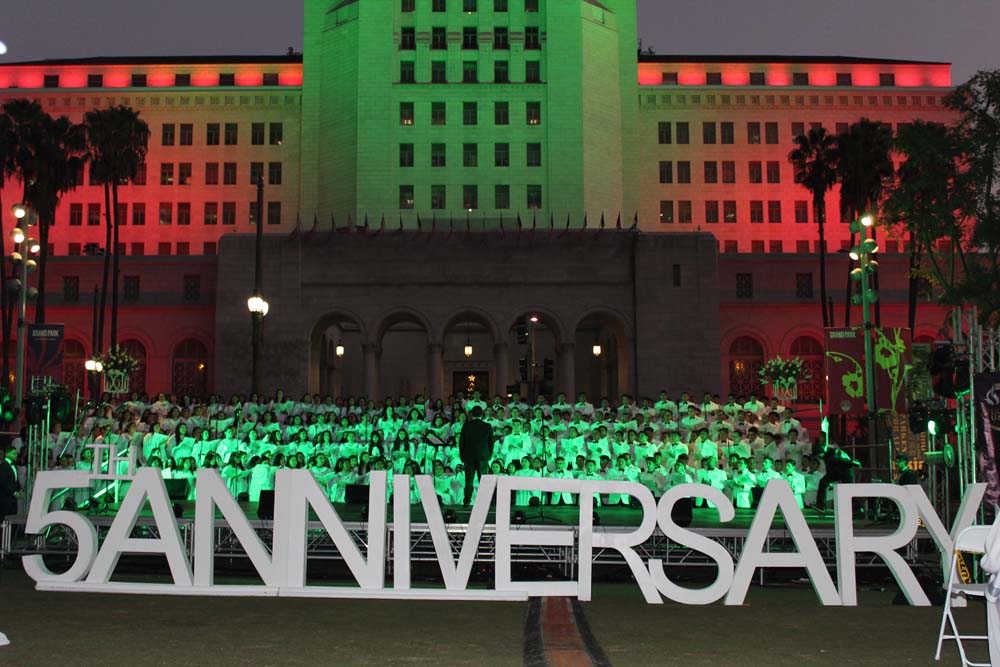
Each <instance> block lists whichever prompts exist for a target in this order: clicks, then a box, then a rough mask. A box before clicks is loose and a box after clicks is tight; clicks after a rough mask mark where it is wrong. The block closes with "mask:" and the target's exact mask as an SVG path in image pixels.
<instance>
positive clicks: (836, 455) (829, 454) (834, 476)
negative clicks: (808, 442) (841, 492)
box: [813, 444, 861, 512]
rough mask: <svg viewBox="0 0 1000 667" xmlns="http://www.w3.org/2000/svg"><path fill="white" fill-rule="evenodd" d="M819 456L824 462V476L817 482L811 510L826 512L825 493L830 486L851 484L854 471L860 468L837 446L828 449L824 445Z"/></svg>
mask: <svg viewBox="0 0 1000 667" xmlns="http://www.w3.org/2000/svg"><path fill="white" fill-rule="evenodd" d="M820 454H821V455H822V456H823V460H824V461H826V474H825V475H823V478H822V479H820V480H819V488H818V489H816V504H815V505H813V509H815V510H816V511H818V512H826V493H827V490H828V489H829V488H830V485H831V484H833V483H834V482H840V483H842V484H853V483H854V469H855V468H860V467H861V464H860V463H858V462H857V461H855V460H854V459H852V458H851V457H850V455H849V454H848V453H847V452H845V451H844V450H843V449H841V448H840V447H838V446H837V445H833V446H832V447H830V446H828V445H825V444H824V445H823V448H822V450H821V451H820Z"/></svg>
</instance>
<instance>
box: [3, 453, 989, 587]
mask: <svg viewBox="0 0 1000 667" xmlns="http://www.w3.org/2000/svg"><path fill="white" fill-rule="evenodd" d="M133 449H134V448H133ZM133 465H134V459H132V462H131V464H130V466H129V467H130V468H132V466H133ZM133 469H134V468H133ZM110 470H117V466H116V467H113V468H110ZM95 477H98V478H112V477H113V478H118V479H124V477H122V476H120V475H118V474H116V473H111V472H109V473H108V474H107V475H100V474H88V473H87V472H86V471H43V472H40V473H38V478H37V481H36V483H35V488H34V493H33V494H32V498H31V505H30V507H29V511H28V517H27V523H26V525H25V531H26V532H27V533H29V534H41V533H44V532H45V531H46V530H47V529H48V528H49V527H50V526H54V525H63V526H65V527H66V530H67V532H68V533H73V534H74V535H73V536H70V537H71V540H70V543H75V544H77V545H78V551H77V555H76V560H75V561H74V562H73V564H72V565H71V566H70V568H69V569H68V570H66V571H65V572H61V573H54V572H52V571H50V570H49V569H48V568H47V567H46V565H45V562H44V560H43V559H42V556H41V555H37V554H36V555H31V556H25V557H24V558H23V563H24V569H25V571H26V572H27V574H28V576H30V577H31V578H32V579H34V580H35V582H36V588H37V589H39V590H48V591H79V592H104V593H108V592H114V593H137V594H158V595H162V594H174V595H213V596H222V595H227V596H233V595H238V596H286V597H322V598H345V597H350V598H359V597H366V598H384V599H388V598H395V599H401V598H403V599H421V600H441V599H459V600H462V599H464V600H473V599H478V600H484V599H493V600H525V599H527V598H528V597H529V596H573V597H576V598H578V599H580V600H589V599H590V598H591V574H592V568H593V562H594V554H595V550H596V552H598V553H599V552H607V551H617V552H618V553H619V554H620V555H621V557H622V558H623V559H624V561H625V564H626V566H627V567H628V568H629V570H630V571H631V574H632V578H633V579H634V580H635V582H636V585H638V586H639V589H640V590H641V592H642V594H643V597H644V598H645V600H646V602H647V603H650V604H661V603H663V599H664V598H667V599H669V600H675V601H677V602H681V603H684V604H711V603H713V602H716V601H718V600H722V599H724V600H725V604H727V605H741V604H743V601H744V599H745V598H746V594H747V591H748V590H749V588H750V585H751V582H752V581H753V580H754V574H755V573H756V571H757V569H758V568H762V567H770V568H794V569H795V570H796V571H800V570H802V569H804V570H805V572H806V575H807V576H808V577H809V579H810V580H811V582H812V585H813V589H814V591H815V592H816V595H817V597H818V598H819V601H820V602H821V603H822V604H823V605H844V606H855V605H857V584H856V571H855V568H856V567H857V554H858V553H860V552H871V553H874V554H876V555H877V556H878V557H880V558H881V559H882V560H883V561H884V562H885V563H886V565H887V566H888V569H889V570H890V572H891V573H892V574H893V576H894V577H895V579H896V581H897V582H898V584H899V587H900V589H901V590H902V591H903V593H904V595H905V596H906V598H907V600H908V601H909V602H910V604H913V605H920V606H929V605H930V601H929V600H928V598H927V596H926V594H925V593H924V591H923V589H922V588H921V587H920V584H919V583H918V582H917V578H916V576H915V575H914V573H913V571H912V570H911V569H910V566H909V565H908V564H907V563H906V561H905V560H904V558H903V556H902V555H901V554H900V553H899V551H898V550H899V549H901V548H902V547H904V546H906V545H907V544H909V543H910V542H912V541H913V539H914V538H915V537H916V536H917V528H918V523H919V521H921V520H922V522H923V525H924V527H925V528H926V530H927V532H928V534H929V535H930V537H931V538H932V539H933V540H934V542H935V544H936V545H937V548H938V551H939V553H940V555H941V558H942V562H945V563H947V562H949V560H948V559H949V558H950V555H951V551H952V549H953V548H954V542H953V540H952V536H953V535H958V534H959V532H960V531H961V530H962V529H963V528H965V527H966V526H969V525H972V523H973V522H974V521H975V518H976V513H977V512H978V510H979V506H980V502H981V500H982V497H983V493H984V492H985V485H984V484H971V485H969V487H968V488H967V490H966V494H965V497H964V498H963V500H962V504H961V506H960V507H959V509H958V512H957V513H956V515H955V523H954V525H953V526H952V527H950V530H949V527H946V526H945V525H944V523H943V522H942V521H941V519H940V517H939V516H938V514H937V512H936V511H935V509H934V508H933V507H932V506H931V503H930V501H929V500H928V498H927V495H926V494H925V493H924V490H923V489H922V488H921V487H920V486H915V485H914V486H900V485H895V484H838V485H837V486H836V489H835V504H834V510H835V519H834V525H835V534H836V568H837V569H836V574H837V578H838V585H835V584H834V582H833V579H832V577H831V575H830V572H829V571H828V570H827V567H826V564H825V563H824V561H823V557H822V555H821V553H820V550H819V547H818V546H817V544H816V540H815V539H814V538H813V536H812V534H811V533H810V531H809V527H808V525H807V524H806V520H805V517H804V516H803V514H802V510H801V509H799V506H798V503H797V501H796V498H795V495H794V494H793V492H792V488H791V486H790V485H789V483H788V482H787V481H785V480H771V481H770V482H768V484H767V486H766V487H765V489H764V493H763V495H762V497H761V500H760V504H759V506H758V508H757V511H756V515H755V516H754V519H753V522H752V523H751V525H750V528H749V530H748V531H747V534H746V539H745V541H744V546H743V549H742V551H741V553H740V555H739V558H738V560H735V561H734V558H733V556H732V555H731V553H730V552H729V550H728V549H727V548H726V547H725V546H724V545H723V544H720V543H719V542H716V541H715V540H712V539H710V538H709V537H707V536H705V535H703V534H700V533H697V532H695V531H693V530H689V529H687V528H684V527H682V526H680V525H678V524H677V523H675V522H674V520H673V518H672V510H673V506H674V504H675V503H677V502H678V501H680V500H682V499H687V498H704V499H706V500H708V501H710V502H711V503H712V504H714V505H715V506H716V509H717V511H718V516H719V522H720V523H721V524H726V523H728V522H730V521H732V520H733V519H734V518H735V516H736V511H735V509H734V507H733V504H732V502H731V501H730V500H729V498H728V497H726V496H725V495H724V494H723V493H722V492H721V491H719V490H718V489H715V488H714V487H711V486H708V485H703V484H680V485H678V486H675V487H673V488H671V489H670V490H668V491H667V492H666V493H664V494H663V496H662V497H660V499H659V500H657V499H656V498H654V497H653V494H652V492H651V491H650V490H649V489H648V488H646V487H645V486H643V485H642V484H638V483H635V482H619V481H603V480H585V479H562V478H551V477H540V478H534V477H508V476H504V477H497V476H493V475H486V476H484V477H482V478H481V480H480V485H479V490H478V493H477V495H476V500H475V504H474V505H473V508H472V511H471V514H470V516H469V519H468V524H467V525H466V529H465V533H464V535H462V536H461V537H460V538H459V539H461V541H462V544H461V547H460V548H459V549H458V552H457V555H458V559H457V560H456V559H455V553H456V551H455V544H454V541H455V536H454V535H453V534H450V533H449V532H448V526H447V525H446V524H445V522H444V519H443V517H442V508H441V506H440V505H439V504H438V497H437V494H435V492H434V480H433V479H432V478H431V477H430V476H428V475H417V476H415V477H414V478H413V479H412V480H411V478H410V476H409V475H395V476H394V477H393V480H392V488H393V498H392V503H393V520H392V523H391V524H390V523H388V522H387V515H388V512H387V504H388V503H387V501H386V497H387V491H388V477H387V475H386V473H385V472H382V471H376V472H373V473H372V474H371V479H370V484H369V496H368V498H369V513H368V518H367V524H366V527H367V539H366V540H364V542H363V543H362V544H363V545H364V546H366V547H367V548H366V549H365V552H364V553H362V551H361V548H360V546H359V544H358V543H356V542H355V540H354V537H353V535H352V534H351V533H350V531H349V530H348V527H347V526H345V524H344V523H343V522H342V521H341V519H340V516H339V515H338V514H337V511H336V509H335V508H334V507H333V505H332V504H331V503H330V501H329V500H328V499H327V495H326V493H325V491H324V490H323V489H322V488H321V487H320V485H319V484H318V483H317V481H316V479H315V478H314V477H313V475H312V473H310V472H309V471H308V470H292V469H281V470H278V472H277V474H276V476H275V485H274V495H275V498H274V519H273V524H271V525H270V526H269V528H273V530H268V531H267V535H269V536H270V537H271V543H270V544H266V543H264V542H263V541H262V539H261V538H262V535H260V534H258V532H257V531H256V530H255V529H254V527H253V525H251V523H250V521H249V520H248V519H247V517H246V514H245V513H244V511H243V509H242V508H241V507H240V506H239V504H238V503H237V502H236V500H234V499H233V496H232V494H231V493H230V491H229V489H228V488H227V487H226V482H225V481H224V480H223V479H222V477H221V476H220V475H219V472H218V471H217V470H213V469H202V470H199V471H198V473H197V477H196V487H197V490H198V493H197V497H196V498H197V499H196V501H195V518H194V522H193V525H192V526H191V527H190V528H189V530H192V531H193V537H194V539H193V543H192V542H190V538H191V533H189V534H188V538H187V540H185V539H182V538H181V532H180V529H179V527H178V522H177V519H176V518H175V516H174V513H173V511H172V509H171V503H170V499H169V497H168V495H167V489H166V484H165V483H164V480H163V477H162V476H161V474H160V471H159V470H158V469H155V468H140V469H139V470H138V471H137V472H136V473H135V475H134V477H130V478H128V479H129V481H130V485H129V489H128V492H127V493H126V495H125V498H124V500H123V501H122V503H121V506H120V507H119V509H118V513H117V515H116V516H115V517H114V519H113V521H112V522H111V525H110V526H109V528H108V530H107V534H106V537H105V538H104V541H103V542H102V543H99V541H98V537H97V529H96V528H95V526H94V524H93V522H92V521H91V520H90V518H88V517H87V516H84V515H82V514H79V513H77V512H71V511H66V510H60V511H56V512H53V511H51V510H50V508H51V507H52V496H53V493H56V492H59V491H61V490H62V489H64V488H88V487H90V485H91V484H92V483H93V481H94V479H95ZM411 482H412V483H415V484H416V487H417V488H418V489H419V490H420V504H421V506H422V508H423V511H424V514H425V516H426V522H427V528H426V530H427V532H429V533H430V539H431V542H432V543H433V545H434V550H435V553H436V555H437V560H438V565H439V567H440V569H441V576H442V579H443V581H444V588H427V587H418V588H413V587H412V586H411V580H410V549H411V544H412V538H411V523H410V521H411V518H410V512H411V506H410V484H411ZM519 491H531V492H542V493H571V494H577V495H578V497H579V501H580V502H579V520H578V525H576V526H569V527H567V526H534V525H531V526H519V525H513V526H512V525H511V499H512V496H513V494H515V493H517V492H519ZM609 493H610V494H622V495H628V496H631V497H632V498H634V499H635V500H636V502H637V504H638V506H639V507H640V508H641V520H640V522H639V525H638V526H634V527H620V528H619V527H607V526H595V525H594V503H593V498H594V496H595V495H599V494H609ZM494 498H495V501H496V502H495V517H496V518H495V529H496V531H495V543H494V544H495V589H494V590H492V591H479V590H472V591H470V590H467V587H468V582H469V576H470V574H471V572H472V567H473V564H474V561H475V557H476V554H477V551H478V546H479V542H480V539H481V537H482V536H483V534H484V532H485V528H486V520H487V518H488V516H489V513H490V509H491V507H493V505H494ZM858 498H886V499H888V500H890V501H891V502H893V503H894V504H895V505H896V507H897V508H898V510H899V517H900V518H899V525H898V526H896V527H895V529H894V530H891V531H889V532H888V533H886V534H875V535H872V534H856V533H855V530H854V520H853V516H852V514H853V512H852V505H853V503H854V502H855V499H858ZM147 503H148V506H149V507H150V509H151V510H152V515H153V522H154V523H155V524H156V531H155V532H153V533H152V534H154V535H156V537H152V538H149V537H145V538H139V537H134V536H133V527H134V526H135V522H136V520H137V519H138V518H139V515H140V514H141V513H142V512H143V510H144V509H145V508H146V506H147ZM310 510H311V511H312V512H313V513H314V514H315V516H316V517H317V519H318V523H319V524H321V526H322V530H324V531H326V533H328V534H329V536H330V538H331V539H332V541H333V543H334V545H335V546H336V548H337V551H338V552H339V553H340V554H341V556H342V557H343V559H344V561H345V563H346V564H347V567H348V569H349V570H350V572H351V574H352V576H353V577H354V580H355V581H356V583H357V587H345V586H308V585H307V583H306V564H307V554H308V548H307V543H308V541H309V540H311V539H312V538H311V537H310V536H309V535H310V531H312V530H315V526H314V525H310V523H309V522H308V517H309V514H310ZM779 512H780V513H781V515H782V518H783V520H784V527H783V529H782V530H785V531H787V532H788V534H789V535H790V536H791V538H792V540H793V541H794V543H795V547H796V551H794V552H789V551H784V550H782V551H781V552H780V553H772V552H770V549H769V547H768V533H769V531H770V530H771V527H772V524H773V523H774V521H775V518H776V516H777V514H778V513H779ZM216 513H219V514H221V516H222V518H223V519H224V520H225V522H226V524H227V525H228V526H229V528H230V529H231V530H232V532H233V536H234V538H235V539H236V540H237V541H238V542H239V543H240V545H241V546H242V547H243V549H244V550H245V551H246V554H247V557H248V558H249V560H250V563H251V564H252V565H253V567H254V568H255V569H256V571H257V573H258V575H259V577H260V579H261V581H262V585H249V586H248V585H236V584H222V585H217V584H215V582H214V568H215V531H216ZM269 523H271V522H269ZM657 529H659V531H660V532H661V533H662V534H663V536H664V539H666V540H669V541H671V542H676V543H677V544H680V545H685V546H688V547H689V548H691V549H693V550H696V551H699V552H701V553H703V554H705V555H706V556H708V557H709V558H711V559H712V560H714V561H715V564H716V568H717V575H716V579H715V581H714V582H713V583H711V584H710V585H709V586H707V587H704V588H688V587H686V586H682V585H681V584H680V583H678V582H676V581H673V580H671V579H670V578H669V577H668V576H667V572H666V571H665V570H664V567H663V562H662V561H661V560H660V559H655V558H651V559H649V560H648V562H644V561H643V559H642V556H641V554H642V553H643V552H642V549H641V545H642V544H644V543H645V542H646V541H647V540H649V539H651V537H652V536H653V533H654V531H655V530H657ZM421 530H422V531H423V530H424V529H423V527H421ZM389 539H391V540H392V549H391V550H390V549H387V542H388V541H389ZM192 544H193V546H190V545H192ZM521 545H547V546H560V547H565V548H568V549H573V550H574V551H575V556H576V558H575V559H574V561H575V562H577V563H578V568H577V580H576V581H553V580H542V581H524V580H514V579H512V577H511V574H512V573H511V554H512V551H513V550H516V549H517V548H518V547H519V546H521ZM125 553H142V554H162V555H164V556H166V560H167V564H168V565H169V568H170V573H171V576H172V578H173V583H172V584H170V583H168V584H162V583H136V582H112V581H111V578H112V575H113V574H114V570H115V567H116V565H117V563H118V560H119V558H120V556H121V555H122V554H125ZM390 559H391V565H392V568H391V572H392V587H391V588H387V586H386V581H385V580H386V573H387V571H388V569H389V568H387V565H388V564H389V561H390ZM946 569H947V567H946ZM947 576H952V573H948V575H947Z"/></svg>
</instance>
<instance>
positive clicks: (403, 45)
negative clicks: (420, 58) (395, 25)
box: [399, 27, 417, 51]
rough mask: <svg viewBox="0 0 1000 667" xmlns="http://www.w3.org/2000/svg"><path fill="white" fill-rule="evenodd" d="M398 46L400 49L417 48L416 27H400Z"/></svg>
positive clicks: (409, 49)
mask: <svg viewBox="0 0 1000 667" xmlns="http://www.w3.org/2000/svg"><path fill="white" fill-rule="evenodd" d="M399 48H400V50H401V51H413V50H415V49H416V48H417V29H416V28H413V27H407V28H402V29H401V30H400V31H399Z"/></svg>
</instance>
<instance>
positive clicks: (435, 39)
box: [431, 28, 448, 51]
mask: <svg viewBox="0 0 1000 667" xmlns="http://www.w3.org/2000/svg"><path fill="white" fill-rule="evenodd" d="M431 49H432V50H434V51H446V50H447V49H448V31H447V29H445V28H431Z"/></svg>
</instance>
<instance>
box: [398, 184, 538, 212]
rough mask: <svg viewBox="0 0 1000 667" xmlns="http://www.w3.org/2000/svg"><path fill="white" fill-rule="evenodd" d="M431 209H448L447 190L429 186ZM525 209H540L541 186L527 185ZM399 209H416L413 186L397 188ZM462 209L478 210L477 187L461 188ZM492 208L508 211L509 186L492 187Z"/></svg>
mask: <svg viewBox="0 0 1000 667" xmlns="http://www.w3.org/2000/svg"><path fill="white" fill-rule="evenodd" d="M430 204H431V209H433V210H438V211H443V210H446V209H447V208H448V188H447V186H444V185H432V186H430ZM525 207H526V208H528V209H537V208H541V207H542V186H541V185H528V186H527V188H526V189H525ZM399 208H401V209H404V210H407V209H412V208H416V197H415V195H414V186H412V185H400V186H399ZM462 208H464V209H465V210H466V211H474V210H476V209H478V208H479V186H478V185H463V186H462ZM493 208H494V209H496V210H498V211H505V210H509V209H510V186H509V185H495V186H493Z"/></svg>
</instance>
